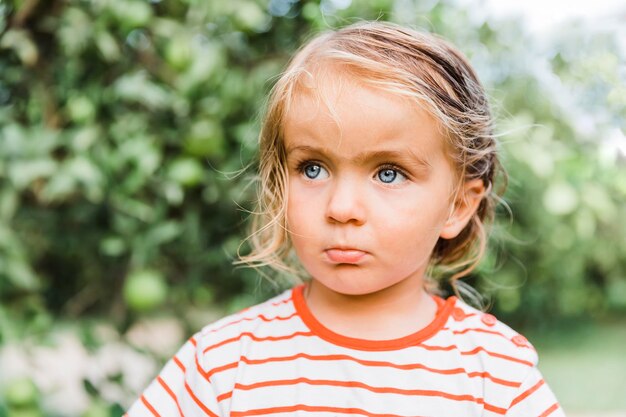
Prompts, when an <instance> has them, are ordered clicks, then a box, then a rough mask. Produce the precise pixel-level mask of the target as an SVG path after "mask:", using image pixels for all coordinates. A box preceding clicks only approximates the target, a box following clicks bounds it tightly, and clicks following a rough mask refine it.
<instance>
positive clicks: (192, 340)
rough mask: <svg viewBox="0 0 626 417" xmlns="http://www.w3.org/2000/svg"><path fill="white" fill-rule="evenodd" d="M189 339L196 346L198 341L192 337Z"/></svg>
mask: <svg viewBox="0 0 626 417" xmlns="http://www.w3.org/2000/svg"><path fill="white" fill-rule="evenodd" d="M189 341H190V342H191V344H192V345H194V346H196V347H198V342H196V338H195V337H192V338H191V339H189Z"/></svg>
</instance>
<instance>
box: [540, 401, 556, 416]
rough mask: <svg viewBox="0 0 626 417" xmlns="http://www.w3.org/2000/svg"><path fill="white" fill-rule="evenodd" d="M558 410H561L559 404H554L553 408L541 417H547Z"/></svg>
mask: <svg viewBox="0 0 626 417" xmlns="http://www.w3.org/2000/svg"><path fill="white" fill-rule="evenodd" d="M558 409H559V403H554V404H552V407H550V408H548V409H547V410H546V411H544V412H543V413H542V414H541V415H540V416H539V417H547V416H549V415H550V414H552V413H553V412H555V411H556V410H558Z"/></svg>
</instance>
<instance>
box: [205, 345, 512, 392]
mask: <svg viewBox="0 0 626 417" xmlns="http://www.w3.org/2000/svg"><path fill="white" fill-rule="evenodd" d="M300 358H302V359H308V360H312V361H340V360H347V361H352V362H356V363H358V364H361V365H365V366H378V367H387V368H394V369H401V370H415V369H422V370H425V371H428V372H433V373H437V374H443V375H456V374H466V375H467V376H468V377H469V378H474V377H481V378H487V379H490V380H491V381H493V382H495V383H496V384H500V385H505V386H509V387H515V388H518V387H519V386H520V385H521V383H520V382H513V381H507V380H504V379H500V378H496V377H494V376H493V375H491V374H490V373H488V372H468V371H467V370H465V369H464V368H453V369H435V368H430V367H428V366H425V365H422V364H412V363H411V364H402V365H400V364H395V363H392V362H385V361H371V360H365V359H358V358H355V357H352V356H348V355H320V356H313V355H308V354H306V353H298V354H296V355H292V356H283V357H272V358H265V359H248V358H246V357H245V356H242V357H240V358H239V362H244V363H246V364H248V365H261V364H266V363H271V362H288V361H292V360H296V359H300ZM239 362H232V363H229V364H226V365H224V366H220V367H218V368H213V369H212V370H211V371H209V372H208V374H207V375H208V376H209V377H210V376H212V375H213V374H215V373H218V372H221V371H225V370H228V369H232V368H235V367H237V365H238V363H239Z"/></svg>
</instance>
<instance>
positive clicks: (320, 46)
mask: <svg viewBox="0 0 626 417" xmlns="http://www.w3.org/2000/svg"><path fill="white" fill-rule="evenodd" d="M328 64H330V65H333V66H335V67H338V68H341V69H342V70H344V71H346V72H347V73H348V74H350V75H352V76H354V77H355V78H357V79H358V80H359V81H361V82H364V83H367V84H368V85H372V86H374V87H376V88H380V89H383V90H385V91H387V92H391V93H393V94H398V95H402V96H405V97H408V98H411V99H413V100H414V101H415V103H416V104H418V105H420V106H422V107H423V108H425V109H426V110H427V111H429V112H430V113H431V114H432V115H433V116H434V117H435V118H436V120H438V121H439V123H440V124H441V127H442V131H443V133H444V135H443V136H444V137H445V139H446V141H447V144H448V147H449V150H450V156H451V158H452V161H453V163H454V166H455V167H456V169H457V174H458V178H459V184H461V183H462V182H464V181H468V180H472V179H481V180H482V181H483V184H484V186H485V188H486V190H487V192H486V193H485V196H484V198H483V199H482V201H481V202H480V204H479V206H478V209H477V211H476V213H475V214H474V215H473V217H472V218H471V220H470V222H469V223H468V224H467V226H466V227H465V228H464V229H463V231H462V232H461V233H460V234H459V235H458V236H457V237H455V238H453V239H449V240H445V239H441V238H440V239H439V241H438V242H437V244H436V246H435V248H434V250H433V253H432V256H431V271H430V273H429V275H430V274H431V273H436V274H438V275H449V276H450V283H451V285H452V288H453V289H454V291H455V292H456V293H457V295H458V293H459V292H467V291H464V289H467V288H466V287H462V286H461V287H460V286H459V285H458V283H457V280H458V278H460V277H463V276H466V275H468V274H469V273H470V272H471V271H472V270H473V269H474V268H475V267H476V265H477V264H478V262H479V261H480V259H481V257H482V256H483V254H484V252H485V248H486V242H487V233H486V229H485V223H488V222H490V221H491V220H492V219H493V216H494V211H495V202H496V200H497V199H498V195H497V193H496V192H495V191H494V186H493V184H494V180H495V178H496V176H497V174H498V173H500V172H501V173H502V174H504V177H505V176H506V175H505V173H504V171H503V170H502V168H501V166H500V163H499V161H498V156H497V152H496V141H495V137H494V134H493V123H492V116H491V112H490V109H489V104H488V100H487V97H486V94H485V91H484V89H483V87H482V86H481V84H480V82H479V80H478V78H477V76H476V74H475V72H474V70H473V69H472V67H471V66H470V64H469V62H468V61H467V59H466V58H465V57H464V56H463V55H462V54H461V53H460V52H459V51H457V50H456V49H455V48H454V47H453V46H452V45H450V44H449V43H447V42H446V41H444V40H442V39H440V38H437V37H435V36H434V35H431V34H427V33H421V32H418V31H416V30H412V29H409V28H405V27H400V26H398V25H395V24H392V23H383V22H363V23H357V24H354V25H351V26H347V27H344V28H342V29H339V30H337V31H332V32H326V33H323V34H321V35H318V36H317V37H315V38H314V39H312V40H311V41H310V42H308V43H307V44H305V45H304V46H303V47H302V48H301V49H300V50H299V51H298V52H297V53H296V54H295V55H294V57H293V58H292V60H291V62H290V63H289V65H288V66H287V68H286V70H285V71H284V73H283V74H282V75H281V76H280V78H279V79H278V81H277V82H276V84H275V85H274V87H273V89H272V91H271V93H270V95H269V100H268V103H267V109H266V115H265V118H264V121H263V125H262V128H261V132H260V138H259V142H260V149H259V158H260V160H259V178H258V180H259V195H258V203H257V204H258V206H257V210H256V211H255V212H254V213H253V219H252V223H251V228H252V232H251V235H250V236H249V237H248V239H247V241H248V242H249V244H250V246H251V249H252V251H251V253H249V254H248V255H245V256H241V255H240V259H239V261H238V262H237V263H239V264H246V265H249V266H253V267H261V266H269V267H272V268H273V269H274V270H277V271H280V272H285V273H288V274H291V275H294V276H295V277H297V278H302V277H303V276H304V275H305V274H304V271H303V270H302V267H301V266H300V265H298V263H297V261H296V259H295V256H294V254H293V251H292V247H291V243H290V240H289V235H288V231H287V224H286V204H287V201H286V195H285V193H286V187H287V174H286V171H287V170H286V166H285V165H286V162H285V161H286V152H285V147H284V141H283V131H282V128H283V121H284V120H285V117H286V114H288V111H289V108H290V105H291V102H292V101H293V99H294V96H295V95H296V94H297V85H298V83H300V82H302V80H303V77H305V76H310V75H311V72H312V71H315V70H316V69H319V68H320V67H323V66H325V65H328ZM459 189H460V187H459ZM429 283H430V284H431V285H430V287H431V288H430V289H431V290H436V287H437V284H436V283H435V281H430V282H429ZM433 283H435V284H434V285H433Z"/></svg>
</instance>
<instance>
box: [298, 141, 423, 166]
mask: <svg viewBox="0 0 626 417" xmlns="http://www.w3.org/2000/svg"><path fill="white" fill-rule="evenodd" d="M294 151H300V152H308V153H316V154H322V155H325V154H328V153H330V154H332V152H328V151H326V150H325V149H324V148H317V147H314V146H308V145H299V146H291V147H288V148H287V155H289V154H291V153H292V152H294ZM385 159H392V160H399V161H401V162H408V163H416V164H418V165H421V166H422V167H424V168H432V165H431V164H430V162H428V160H427V159H425V158H423V157H420V156H419V155H416V154H415V153H414V152H412V151H411V150H410V149H407V150H406V151H404V152H399V151H386V150H381V151H372V152H361V153H359V154H357V155H356V157H355V158H354V161H355V162H356V163H364V162H367V161H372V160H385Z"/></svg>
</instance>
